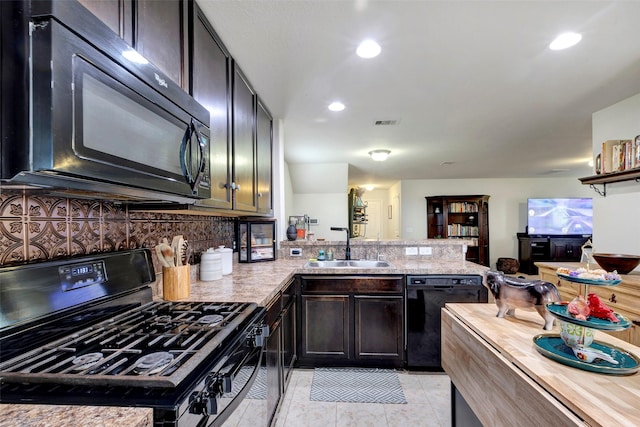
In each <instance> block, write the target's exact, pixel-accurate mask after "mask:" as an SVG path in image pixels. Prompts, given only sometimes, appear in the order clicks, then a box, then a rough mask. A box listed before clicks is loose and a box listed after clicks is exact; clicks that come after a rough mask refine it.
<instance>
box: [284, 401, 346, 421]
mask: <svg viewBox="0 0 640 427" xmlns="http://www.w3.org/2000/svg"><path fill="white" fill-rule="evenodd" d="M335 425H336V404H335V403H333V402H311V401H309V402H299V401H296V400H292V401H291V404H290V405H289V409H288V411H287V414H286V417H285V419H284V423H283V424H282V426H283V427H333V426H335Z"/></svg>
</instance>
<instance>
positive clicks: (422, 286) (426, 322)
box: [405, 274, 488, 371]
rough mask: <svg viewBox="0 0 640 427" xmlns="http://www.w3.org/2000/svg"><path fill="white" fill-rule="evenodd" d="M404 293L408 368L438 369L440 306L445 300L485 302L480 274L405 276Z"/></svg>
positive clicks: (485, 297) (486, 295) (486, 299)
mask: <svg viewBox="0 0 640 427" xmlns="http://www.w3.org/2000/svg"><path fill="white" fill-rule="evenodd" d="M405 292H406V295H405V304H406V307H405V315H406V316H407V318H406V322H405V324H406V328H407V329H406V336H405V338H406V340H405V342H406V345H407V359H406V360H407V368H409V369H425V370H438V371H441V370H442V366H441V364H440V309H441V308H442V307H444V305H445V304H446V303H448V302H487V301H488V292H487V288H486V287H484V286H483V285H482V276H477V275H449V274H437V275H436V274H433V275H425V276H407V285H406V290H405Z"/></svg>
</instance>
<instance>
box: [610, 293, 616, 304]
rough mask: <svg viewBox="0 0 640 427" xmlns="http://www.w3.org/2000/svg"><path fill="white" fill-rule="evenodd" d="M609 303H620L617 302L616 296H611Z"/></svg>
mask: <svg viewBox="0 0 640 427" xmlns="http://www.w3.org/2000/svg"><path fill="white" fill-rule="evenodd" d="M609 302H612V303H617V302H618V301H616V294H613V293H612V294H611V296H610V297H609Z"/></svg>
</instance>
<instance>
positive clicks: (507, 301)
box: [485, 271, 560, 331]
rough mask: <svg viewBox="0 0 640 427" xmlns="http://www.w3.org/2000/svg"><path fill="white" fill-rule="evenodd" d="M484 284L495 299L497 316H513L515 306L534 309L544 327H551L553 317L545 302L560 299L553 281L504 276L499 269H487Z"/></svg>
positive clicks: (548, 328) (547, 328)
mask: <svg viewBox="0 0 640 427" xmlns="http://www.w3.org/2000/svg"><path fill="white" fill-rule="evenodd" d="M485 281H486V286H487V287H488V288H489V290H490V291H491V293H492V294H493V296H494V297H495V299H496V305H497V306H498V314H497V315H496V316H497V317H504V316H505V314H506V315H508V316H513V315H514V313H515V310H516V308H525V309H535V310H536V311H537V312H538V314H539V315H540V316H542V318H543V319H544V329H545V330H547V331H548V330H551V328H553V321H554V319H555V318H554V317H553V315H552V314H551V313H549V311H548V310H547V308H546V304H548V303H551V302H557V301H560V294H559V293H558V289H557V288H556V287H555V285H554V284H553V283H549V282H545V281H544V280H526V279H520V278H517V277H510V276H505V275H504V273H502V272H501V271H487V273H486V276H485Z"/></svg>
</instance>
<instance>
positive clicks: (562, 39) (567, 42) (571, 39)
mask: <svg viewBox="0 0 640 427" xmlns="http://www.w3.org/2000/svg"><path fill="white" fill-rule="evenodd" d="M580 40H582V36H581V35H580V34H578V33H563V34H560V35H559V36H558V37H556V38H555V40H553V41H552V42H551V43H550V44H549V49H551V50H562V49H567V48H569V47H571V46H574V45H576V44H578V43H579V42H580Z"/></svg>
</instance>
